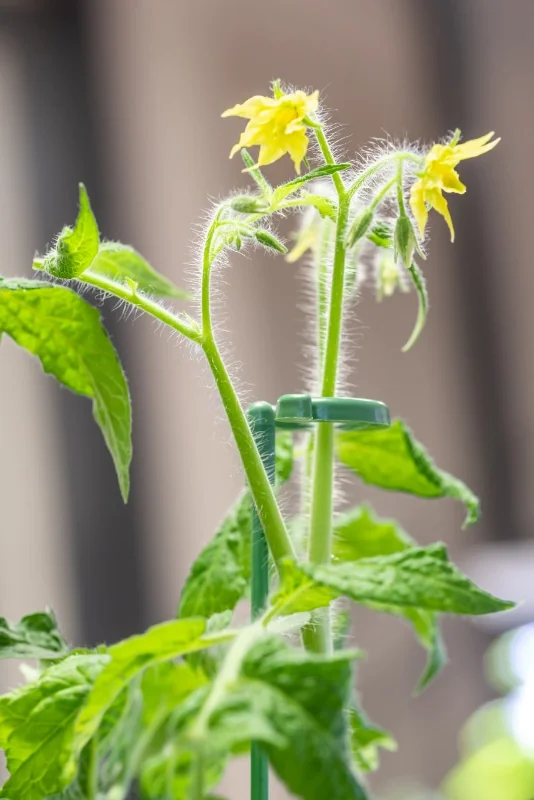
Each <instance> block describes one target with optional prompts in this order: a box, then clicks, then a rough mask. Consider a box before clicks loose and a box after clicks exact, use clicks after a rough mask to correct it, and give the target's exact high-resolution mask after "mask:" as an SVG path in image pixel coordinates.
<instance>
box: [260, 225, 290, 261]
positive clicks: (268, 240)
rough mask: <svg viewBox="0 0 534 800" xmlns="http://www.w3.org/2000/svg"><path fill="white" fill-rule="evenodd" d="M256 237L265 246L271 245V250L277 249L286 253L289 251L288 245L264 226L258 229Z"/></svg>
mask: <svg viewBox="0 0 534 800" xmlns="http://www.w3.org/2000/svg"><path fill="white" fill-rule="evenodd" d="M256 239H257V240H258V242H259V243H260V244H262V245H263V246H264V247H270V248H271V250H276V251H277V252H278V253H282V254H283V255H285V254H286V253H287V247H286V246H285V244H283V243H282V242H281V241H280V240H279V239H277V238H276V236H273V234H272V233H271V232H270V231H266V230H264V229H263V228H259V229H258V230H257V231H256Z"/></svg>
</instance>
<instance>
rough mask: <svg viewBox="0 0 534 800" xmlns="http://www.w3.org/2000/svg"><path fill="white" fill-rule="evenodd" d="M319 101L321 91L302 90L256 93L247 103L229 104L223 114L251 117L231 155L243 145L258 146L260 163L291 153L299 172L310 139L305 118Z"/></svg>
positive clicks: (269, 162)
mask: <svg viewBox="0 0 534 800" xmlns="http://www.w3.org/2000/svg"><path fill="white" fill-rule="evenodd" d="M318 104H319V92H313V94H311V95H307V94H306V93H305V92H303V91H302V90H298V91H296V92H292V93H291V94H280V95H276V96H275V97H262V96H261V95H255V96H254V97H251V98H250V99H249V100H246V101H245V102H244V103H241V104H238V105H236V106H234V107H233V108H229V109H228V110H227V111H225V112H224V113H223V114H222V116H223V117H230V116H238V117H244V118H245V119H248V120H250V121H249V123H248V124H247V127H246V128H245V130H244V132H243V133H242V134H241V138H240V139H239V143H238V144H236V145H235V146H234V147H233V148H232V150H231V153H230V158H231V157H232V156H233V155H235V153H237V152H238V151H239V150H240V149H241V148H242V147H252V146H254V145H257V146H259V148H260V152H259V156H258V166H263V165H267V164H272V163H273V161H277V160H278V159H279V158H282V156H283V155H285V154H286V153H288V154H289V155H290V157H291V159H292V160H293V163H294V165H295V169H296V171H297V173H299V172H300V165H301V163H302V160H303V159H304V157H305V155H306V151H307V149H308V144H309V140H308V137H307V136H306V127H307V126H306V123H305V122H304V120H305V119H306V118H307V117H308V116H309V115H310V114H313V113H314V112H315V111H316V110H317V107H318Z"/></svg>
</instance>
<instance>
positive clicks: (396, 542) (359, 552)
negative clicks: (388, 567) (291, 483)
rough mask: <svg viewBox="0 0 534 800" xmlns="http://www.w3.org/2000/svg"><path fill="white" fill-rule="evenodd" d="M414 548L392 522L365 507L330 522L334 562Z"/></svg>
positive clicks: (354, 509) (409, 539) (341, 515)
mask: <svg viewBox="0 0 534 800" xmlns="http://www.w3.org/2000/svg"><path fill="white" fill-rule="evenodd" d="M414 545H415V541H414V539H412V537H411V536H409V534H407V533H406V531H404V530H403V529H402V528H401V527H400V525H399V524H398V523H397V522H395V521H394V520H392V519H380V518H379V517H377V516H376V515H375V513H374V511H373V509H372V508H371V507H370V506H368V505H365V504H362V505H360V506H356V507H355V508H353V509H351V510H350V511H349V512H347V513H345V514H340V515H339V516H337V517H336V518H335V520H334V543H333V549H332V553H333V557H334V559H335V560H337V561H345V562H347V561H358V560H359V559H361V558H372V557H373V556H386V555H392V554H393V553H400V552H402V551H403V550H407V549H409V548H410V547H413V546H414Z"/></svg>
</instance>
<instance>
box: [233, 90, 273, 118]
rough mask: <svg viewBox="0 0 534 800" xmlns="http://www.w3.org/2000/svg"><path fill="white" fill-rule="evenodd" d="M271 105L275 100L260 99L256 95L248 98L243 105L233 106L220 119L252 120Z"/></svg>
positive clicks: (260, 97) (259, 96) (268, 98)
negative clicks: (241, 118) (239, 118)
mask: <svg viewBox="0 0 534 800" xmlns="http://www.w3.org/2000/svg"><path fill="white" fill-rule="evenodd" d="M273 103H276V100H273V98H272V97H262V96H261V95H259V94H257V95H255V96H254V97H250V98H249V99H248V100H246V101H245V102H244V103H238V104H237V105H235V106H233V108H229V109H227V110H226V111H223V113H222V114H221V117H245V118H246V119H252V118H253V117H255V116H257V115H258V114H260V113H261V112H262V111H265V110H267V109H269V108H270V107H272V104H273Z"/></svg>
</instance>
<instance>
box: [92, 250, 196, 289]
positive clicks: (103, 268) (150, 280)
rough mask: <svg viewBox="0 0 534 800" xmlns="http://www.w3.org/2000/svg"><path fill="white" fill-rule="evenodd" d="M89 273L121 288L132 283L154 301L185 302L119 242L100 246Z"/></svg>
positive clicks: (168, 281)
mask: <svg viewBox="0 0 534 800" xmlns="http://www.w3.org/2000/svg"><path fill="white" fill-rule="evenodd" d="M91 272H92V273H96V274H97V275H102V276H104V277H106V278H110V279H111V280H113V281H117V282H118V283H120V284H123V283H124V282H125V280H130V281H133V282H134V283H135V284H137V288H139V289H140V290H141V291H143V292H148V293H149V294H153V295H156V297H179V298H188V297H189V296H190V295H189V293H188V292H185V291H184V290H183V289H179V288H178V286H175V285H174V283H172V281H170V280H169V279H168V278H166V277H165V276H164V275H160V273H159V272H156V270H155V269H154V268H153V267H151V266H150V264H149V263H148V261H146V260H145V259H144V258H143V256H142V255H140V254H139V253H138V252H137V251H136V250H134V249H133V247H129V246H128V245H126V244H121V243H120V242H103V243H102V244H101V245H100V248H99V250H98V253H97V255H96V257H95V259H94V261H93V262H92V264H91Z"/></svg>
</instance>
